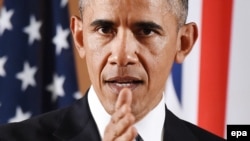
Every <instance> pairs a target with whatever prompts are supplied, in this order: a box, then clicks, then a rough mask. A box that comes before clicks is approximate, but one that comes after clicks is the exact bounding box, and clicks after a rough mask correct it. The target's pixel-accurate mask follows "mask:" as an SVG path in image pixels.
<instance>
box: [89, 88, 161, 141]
mask: <svg viewBox="0 0 250 141" xmlns="http://www.w3.org/2000/svg"><path fill="white" fill-rule="evenodd" d="M163 96H164V95H163ZM88 101H89V107H90V111H91V113H92V115H93V117H94V120H95V122H96V124H97V127H98V130H99V133H100V135H101V138H103V135H104V130H105V128H106V126H107V124H108V123H109V121H110V118H111V116H110V115H109V114H108V113H107V112H106V110H105V109H104V108H103V106H102V104H101V102H100V100H99V98H98V97H97V95H96V93H95V91H94V88H93V86H91V87H90V89H89V94H88ZM164 121H165V103H164V97H162V99H161V101H160V103H159V104H158V105H157V106H156V107H155V108H154V109H153V110H152V111H150V112H149V113H148V114H147V115H146V116H145V117H144V118H143V119H142V120H140V121H139V122H137V123H136V124H135V127H136V129H137V131H138V133H139V134H140V135H141V137H142V138H143V140H144V141H162V140H163V139H162V137H163V135H162V133H163V126H164Z"/></svg>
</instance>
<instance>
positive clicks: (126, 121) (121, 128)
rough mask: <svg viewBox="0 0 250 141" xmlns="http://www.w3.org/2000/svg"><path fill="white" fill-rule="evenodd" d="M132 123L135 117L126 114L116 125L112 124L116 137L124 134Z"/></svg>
mask: <svg viewBox="0 0 250 141" xmlns="http://www.w3.org/2000/svg"><path fill="white" fill-rule="evenodd" d="M134 122H135V117H134V116H133V115H132V114H131V113H126V115H125V116H124V117H123V118H122V119H120V120H119V121H118V122H117V123H114V124H115V127H114V129H115V134H116V136H120V135H122V134H124V132H125V131H126V130H127V129H128V128H129V127H131V126H133V124H134Z"/></svg>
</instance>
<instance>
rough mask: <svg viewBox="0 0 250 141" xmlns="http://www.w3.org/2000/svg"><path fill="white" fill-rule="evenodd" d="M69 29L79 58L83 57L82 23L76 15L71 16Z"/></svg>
mask: <svg viewBox="0 0 250 141" xmlns="http://www.w3.org/2000/svg"><path fill="white" fill-rule="evenodd" d="M70 29H71V33H72V36H73V40H74V43H75V47H76V49H77V51H78V53H79V55H80V57H81V58H84V57H85V48H84V44H83V23H82V20H81V18H79V17H77V16H72V17H71V22H70Z"/></svg>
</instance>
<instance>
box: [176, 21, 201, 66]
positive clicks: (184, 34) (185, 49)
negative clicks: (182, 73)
mask: <svg viewBox="0 0 250 141" xmlns="http://www.w3.org/2000/svg"><path fill="white" fill-rule="evenodd" d="M197 37H198V29H197V25H196V24H195V23H188V24H185V25H183V26H182V27H181V28H180V29H179V32H178V44H177V49H178V50H177V53H176V56H175V61H176V62H177V63H182V62H183V61H184V59H185V57H186V56H187V55H188V54H189V52H190V51H191V50H192V48H193V46H194V43H195V41H196V39H197Z"/></svg>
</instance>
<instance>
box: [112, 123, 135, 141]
mask: <svg viewBox="0 0 250 141" xmlns="http://www.w3.org/2000/svg"><path fill="white" fill-rule="evenodd" d="M136 136H137V130H136V129H135V127H133V126H130V127H129V128H128V129H127V130H126V132H125V133H124V134H122V135H121V136H118V137H117V138H115V140H118V141H134V140H135V138H136Z"/></svg>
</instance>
